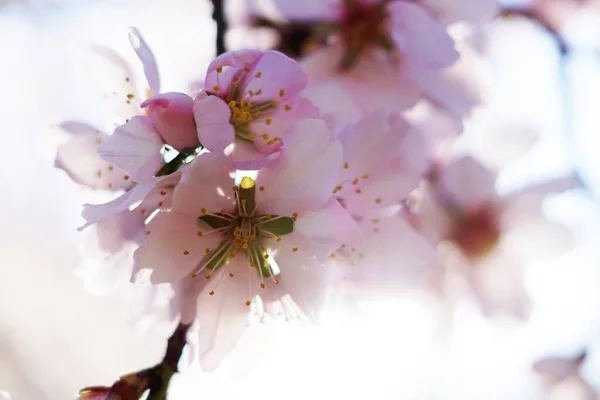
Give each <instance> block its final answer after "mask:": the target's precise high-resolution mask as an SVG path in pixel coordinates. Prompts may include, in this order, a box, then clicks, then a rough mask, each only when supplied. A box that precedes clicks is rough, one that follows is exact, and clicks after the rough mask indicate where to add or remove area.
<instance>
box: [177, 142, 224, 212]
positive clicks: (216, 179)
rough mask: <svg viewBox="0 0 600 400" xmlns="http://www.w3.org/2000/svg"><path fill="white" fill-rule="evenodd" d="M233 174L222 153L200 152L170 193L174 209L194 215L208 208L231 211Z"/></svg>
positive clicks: (214, 210)
mask: <svg viewBox="0 0 600 400" xmlns="http://www.w3.org/2000/svg"><path fill="white" fill-rule="evenodd" d="M233 173H235V166H234V164H233V162H232V161H231V160H229V159H228V158H227V157H225V156H224V155H223V154H221V153H206V154H201V155H200V156H198V157H197V158H196V160H194V161H193V163H192V164H191V165H190V166H189V167H188V168H186V169H185V171H184V172H183V175H182V177H181V181H180V182H179V184H178V185H177V187H176V188H175V192H174V194H173V210H175V211H177V212H179V213H182V214H186V215H190V216H195V217H196V218H197V217H199V216H201V215H203V214H204V213H206V212H207V211H208V212H215V213H218V212H220V210H221V209H225V210H226V211H227V212H232V211H234V210H235V203H234V194H233V191H232V190H231V188H232V187H233V183H234V181H233V178H232V174H233Z"/></svg>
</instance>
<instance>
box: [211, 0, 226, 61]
mask: <svg viewBox="0 0 600 400" xmlns="http://www.w3.org/2000/svg"><path fill="white" fill-rule="evenodd" d="M211 1H212V4H213V7H214V11H213V14H212V19H213V20H214V21H215V23H216V24H217V39H216V45H217V46H216V47H217V56H220V55H221V54H223V53H225V52H226V51H227V49H226V48H225V32H227V21H226V20H225V15H224V13H223V0H211Z"/></svg>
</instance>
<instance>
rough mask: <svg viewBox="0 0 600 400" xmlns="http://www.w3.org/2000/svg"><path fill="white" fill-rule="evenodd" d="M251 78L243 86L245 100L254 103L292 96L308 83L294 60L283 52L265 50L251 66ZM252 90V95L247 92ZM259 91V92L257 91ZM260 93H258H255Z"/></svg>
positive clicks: (285, 98)
mask: <svg viewBox="0 0 600 400" xmlns="http://www.w3.org/2000/svg"><path fill="white" fill-rule="evenodd" d="M248 75H249V76H251V78H250V79H249V80H248V81H247V83H246V85H245V87H244V95H245V98H246V100H251V101H252V102H254V103H261V102H267V101H271V100H273V99H280V101H281V102H284V103H285V102H286V101H287V100H288V99H290V98H294V96H296V95H297V94H298V93H299V92H300V91H301V90H302V89H304V88H305V87H306V85H307V83H308V77H307V76H306V73H305V72H304V70H303V69H302V68H301V67H300V65H298V63H297V62H296V61H294V60H293V59H291V58H289V57H288V56H286V55H285V54H283V53H280V52H278V51H275V50H267V51H265V52H264V53H263V55H262V56H261V57H260V58H259V59H258V60H257V62H256V63H255V64H254V65H253V66H252V67H251V71H250V72H249V74H248ZM250 91H252V93H254V95H253V96H250V95H249V94H248V93H249V92H250ZM259 91H260V92H259ZM256 93H260V94H258V95H257V94H256Z"/></svg>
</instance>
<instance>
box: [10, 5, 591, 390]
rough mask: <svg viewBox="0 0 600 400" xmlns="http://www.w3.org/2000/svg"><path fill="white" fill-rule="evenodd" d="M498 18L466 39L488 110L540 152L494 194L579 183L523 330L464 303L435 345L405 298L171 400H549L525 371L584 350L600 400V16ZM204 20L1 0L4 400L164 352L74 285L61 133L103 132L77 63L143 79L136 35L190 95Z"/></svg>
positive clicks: (75, 199)
mask: <svg viewBox="0 0 600 400" xmlns="http://www.w3.org/2000/svg"><path fill="white" fill-rule="evenodd" d="M502 7H503V8H504V9H505V12H504V13H503V16H502V17H498V18H496V19H495V20H494V21H493V22H492V23H491V24H489V25H486V26H485V27H482V28H480V32H478V35H476V38H479V40H475V42H474V43H475V44H476V45H477V47H478V50H479V51H480V52H481V53H482V55H483V56H484V57H485V59H486V60H487V61H488V62H489V70H490V74H491V80H490V82H491V86H492V88H491V93H492V96H491V98H490V101H489V104H488V107H489V109H490V110H492V112H493V113H495V115H499V116H501V117H502V118H503V120H506V121H510V122H513V123H515V124H522V125H523V126H526V127H527V128H528V129H530V130H532V131H534V132H535V133H536V134H538V135H539V138H540V139H539V141H538V142H537V143H536V144H535V145H534V147H533V148H532V150H531V151H530V152H529V153H528V154H527V155H526V156H525V157H523V158H520V159H518V160H515V161H514V162H512V163H510V164H509V165H508V166H507V167H506V168H504V169H503V171H502V174H501V179H500V180H499V190H501V191H502V190H506V191H508V190H510V189H511V188H514V187H517V186H520V185H522V184H525V183H530V182H536V181H539V180H543V179H545V178H549V177H553V176H560V175H565V174H569V173H572V172H575V173H577V174H578V176H579V177H580V178H581V180H582V182H584V188H582V189H580V190H574V191H570V192H568V193H565V194H561V195H556V196H552V198H550V199H549V200H548V201H547V202H546V203H545V204H544V207H545V209H544V210H545V212H546V213H547V215H548V217H549V218H550V219H552V220H555V221H560V222H563V223H565V224H567V226H568V227H569V229H570V230H571V231H572V232H573V234H574V237H575V241H576V246H575V248H574V249H573V250H572V251H570V252H569V253H568V254H565V255H564V256H561V257H558V258H555V259H552V260H551V261H548V262H543V263H533V264H530V265H528V266H527V271H526V284H527V289H528V291H529V294H530V296H531V297H532V299H533V302H534V311H533V314H532V317H531V319H530V320H529V321H528V322H527V323H525V324H521V325H514V324H502V323H494V324H490V323H489V322H488V321H487V320H486V319H485V318H483V317H482V316H481V315H480V314H479V313H478V312H476V311H475V310H474V309H473V308H472V307H469V305H465V306H464V307H461V308H460V309H459V312H458V313H457V318H456V320H455V325H454V331H453V333H452V334H451V335H450V336H448V337H446V338H445V339H444V340H439V335H438V332H437V330H438V327H437V324H436V321H435V316H434V315H433V314H431V313H428V312H427V309H426V308H425V307H424V306H423V304H422V302H421V301H420V300H419V299H408V298H407V299H400V300H398V301H396V302H394V303H393V304H392V303H390V304H385V305H377V306H376V307H374V308H373V310H372V312H371V313H370V315H369V317H368V323H367V324H363V325H361V326H354V327H352V332H350V333H349V332H348V330H347V327H344V326H341V325H340V326H338V327H336V326H335V324H333V326H331V327H330V328H329V329H328V330H327V331H320V332H319V333H318V334H316V333H315V332H312V331H304V330H302V331H297V330H293V329H287V330H286V328H282V329H283V331H286V332H287V334H286V335H282V336H281V337H280V338H279V339H278V341H277V344H276V346H275V348H274V349H273V351H271V352H269V354H266V355H265V356H264V357H263V359H262V361H261V363H260V365H259V366H258V368H257V369H256V371H255V372H253V373H252V374H251V375H248V376H245V377H243V378H238V379H231V378H230V377H229V375H228V374H226V373H220V372H216V373H213V374H207V375H205V374H202V373H201V372H200V371H196V370H190V371H187V373H186V374H183V375H181V376H177V377H176V378H175V379H174V381H173V387H172V393H173V398H181V399H196V398H208V397H209V396H210V398H213V399H238V398H241V396H242V395H245V396H250V397H254V396H256V397H258V396H261V397H262V398H266V399H276V398H281V397H285V398H289V399H296V398H298V399H300V398H306V397H308V396H310V397H312V398H317V399H325V398H348V399H355V398H356V399H358V398H371V399H400V398H402V399H461V400H466V399H473V400H475V399H477V400H481V399H486V400H487V399H498V400H513V399H515V400H517V399H545V398H548V397H547V394H546V393H545V391H544V390H543V386H542V385H541V382H540V381H539V379H537V377H536V376H535V375H534V374H533V373H532V370H531V365H532V363H533V362H535V361H536V360H538V359H539V358H543V357H546V356H564V357H577V356H578V355H579V354H580V353H581V352H582V350H584V349H587V351H588V357H587V358H586V360H585V362H584V364H583V369H582V375H583V376H584V377H585V378H586V379H587V380H588V382H589V383H590V384H591V385H592V386H594V387H595V388H596V390H600V290H598V289H599V287H600V265H598V264H599V261H598V260H600V248H599V246H598V243H599V239H600V212H599V211H600V157H598V156H597V153H598V150H600V136H599V130H600V112H598V110H599V108H598V107H599V104H600V6H599V5H598V4H595V3H594V2H585V1H575V0H556V1H553V0H546V1H539V2H538V1H529V2H524V1H515V0H512V1H510V2H509V1H505V2H503V3H502ZM532 10H533V11H532ZM524 11H526V12H524ZM211 12H212V6H211V4H210V2H209V1H207V0H206V1H205V0H169V1H167V0H137V1H136V0H114V1H107V0H104V1H103V0H55V1H52V0H29V1H27V0H8V1H7V0H4V1H3V0H0V60H1V62H0V88H1V90H2V94H3V100H2V104H0V135H2V141H3V143H4V146H5V147H4V151H3V159H2V160H3V161H2V172H1V174H0V177H1V180H0V184H1V185H2V187H3V188H4V195H3V197H2V207H1V208H0V220H1V221H2V222H1V224H0V239H1V241H0V254H1V255H2V262H1V263H0V389H3V390H6V391H8V392H9V393H11V394H12V397H13V400H21V399H25V400H30V399H35V400H38V399H39V400H65V399H70V398H73V396H74V394H75V393H76V391H77V390H78V389H80V388H82V387H84V386H89V385H99V384H106V385H108V384H110V383H111V382H112V381H113V380H114V379H115V378H116V377H117V376H118V375H119V374H123V373H125V372H129V371H134V370H137V369H141V368H143V367H146V366H149V365H152V364H153V363H155V362H156V361H157V360H158V359H159V358H160V356H161V355H162V353H163V351H164V346H165V336H164V332H160V331H153V330H149V331H144V332H141V331H139V330H136V329H134V327H133V326H132V325H131V324H130V321H131V318H132V312H131V310H130V303H129V300H128V299H127V298H126V297H125V296H124V295H122V294H119V293H116V294H113V295H109V296H105V297H95V296H92V295H91V294H89V293H88V292H87V291H86V290H85V288H84V286H83V283H82V281H81V279H79V278H78V277H77V276H76V275H75V273H74V270H75V269H76V267H77V266H78V264H79V261H80V248H81V246H82V242H83V240H84V236H83V235H82V234H80V233H78V232H77V230H76V229H77V227H78V226H80V225H81V224H82V219H81V217H80V216H79V213H80V209H81V208H80V207H81V204H82V203H83V202H84V201H85V200H86V197H85V196H84V194H83V193H82V192H81V190H80V189H79V188H78V187H77V186H76V185H74V184H73V183H72V182H71V181H70V179H69V178H68V177H67V176H66V174H65V173H64V172H62V171H60V170H56V169H54V167H53V162H54V156H55V151H56V145H57V144H58V143H60V141H61V140H62V139H64V138H61V134H60V131H59V129H57V126H58V124H59V123H60V122H61V121H63V120H67V119H72V118H79V119H83V120H86V121H88V122H90V123H92V124H94V125H96V126H99V127H103V128H105V129H110V125H108V126H107V124H106V121H107V120H108V110H106V108H105V107H104V106H103V104H104V103H103V99H102V98H101V96H100V95H98V93H97V91H95V90H93V89H92V88H91V87H90V84H89V81H88V79H87V76H88V75H89V73H90V72H92V73H93V70H92V71H88V70H85V71H84V70H82V69H83V68H84V67H83V66H84V65H85V66H86V67H85V68H88V64H84V63H83V61H82V57H81V56H82V53H83V52H84V50H85V48H86V46H88V45H90V44H96V45H105V46H109V47H111V48H113V49H115V50H116V51H117V52H118V53H119V54H121V55H122V56H123V57H125V58H126V59H128V60H130V61H131V62H132V65H135V66H137V65H138V63H137V62H136V58H135V54H134V53H133V51H132V50H131V49H130V47H129V43H128V40H127V31H128V27H129V26H136V27H138V28H139V29H140V31H141V32H142V34H143V35H144V37H145V39H146V41H147V42H148V43H149V44H150V46H151V47H152V50H153V52H154V54H155V56H156V57H157V59H158V60H159V67H160V69H161V71H163V72H165V73H163V74H162V77H163V78H164V79H163V83H164V85H163V87H164V88H166V89H168V91H175V90H180V91H185V90H186V89H187V83H188V82H189V81H193V80H198V79H201V78H202V77H203V75H204V71H205V69H206V66H207V65H208V63H209V62H210V60H211V58H212V56H213V54H214V35H215V28H214V25H213V22H212V20H211V18H210V16H211ZM540 20H542V22H543V24H542V23H540ZM140 69H141V68H140ZM167 71H168V73H166V72H167ZM198 393H202V394H198ZM570 396H571V397H569V395H568V396H567V397H564V398H565V399H578V397H574V396H575V394H572V395H570Z"/></svg>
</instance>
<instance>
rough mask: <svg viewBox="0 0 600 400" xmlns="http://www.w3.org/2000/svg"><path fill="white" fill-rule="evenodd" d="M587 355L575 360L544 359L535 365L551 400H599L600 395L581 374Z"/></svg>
mask: <svg viewBox="0 0 600 400" xmlns="http://www.w3.org/2000/svg"><path fill="white" fill-rule="evenodd" d="M585 358H586V353H585V352H584V353H582V354H581V355H580V356H578V357H575V358H558V357H552V358H544V359H541V360H539V361H537V362H536V363H535V364H534V365H533V370H534V371H535V372H536V373H537V374H538V376H539V377H540V378H541V379H542V384H543V385H544V386H545V388H546V390H547V391H548V396H549V397H548V398H549V399H551V400H597V399H598V398H599V397H600V393H598V392H597V391H596V390H595V389H594V388H593V387H592V386H591V385H590V384H589V383H588V382H587V381H586V380H585V379H584V378H583V377H582V376H581V374H580V369H581V366H582V365H583V363H584V362H585Z"/></svg>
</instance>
